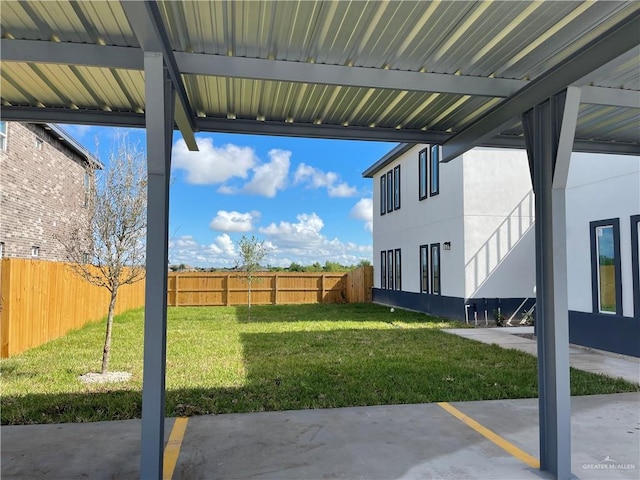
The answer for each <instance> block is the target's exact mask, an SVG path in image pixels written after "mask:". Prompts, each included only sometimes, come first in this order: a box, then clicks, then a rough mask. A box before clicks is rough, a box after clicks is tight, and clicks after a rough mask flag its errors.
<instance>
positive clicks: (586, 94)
mask: <svg viewBox="0 0 640 480" xmlns="http://www.w3.org/2000/svg"><path fill="white" fill-rule="evenodd" d="M581 88H582V96H581V99H580V102H581V103H590V104H592V105H602V106H607V107H623V108H640V92H638V91H637V90H622V89H621V88H604V87H581Z"/></svg>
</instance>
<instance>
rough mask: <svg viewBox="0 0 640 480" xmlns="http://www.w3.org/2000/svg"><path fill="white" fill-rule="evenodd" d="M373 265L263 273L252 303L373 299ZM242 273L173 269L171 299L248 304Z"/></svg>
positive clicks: (175, 301) (255, 285)
mask: <svg viewBox="0 0 640 480" xmlns="http://www.w3.org/2000/svg"><path fill="white" fill-rule="evenodd" d="M372 285H373V267H370V266H368V267H360V268H358V269H356V270H353V271H351V272H348V273H344V272H338V273H323V272H319V273H311V272H286V273H285V272H263V273H258V274H256V277H255V278H254V279H253V282H252V285H251V304H252V305H267V304H272V305H277V304H296V303H358V302H369V301H371V287H372ZM248 293H249V289H248V284H247V282H246V277H245V276H244V274H243V273H242V272H230V273H220V272H184V273H182V272H171V273H169V286H168V292H167V295H168V297H167V302H168V304H169V305H172V306H175V307H178V306H205V305H245V304H246V303H247V297H248Z"/></svg>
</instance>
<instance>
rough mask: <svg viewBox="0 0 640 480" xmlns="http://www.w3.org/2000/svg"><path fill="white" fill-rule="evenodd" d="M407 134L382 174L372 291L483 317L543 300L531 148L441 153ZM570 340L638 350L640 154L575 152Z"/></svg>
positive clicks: (377, 182)
mask: <svg viewBox="0 0 640 480" xmlns="http://www.w3.org/2000/svg"><path fill="white" fill-rule="evenodd" d="M439 158H440V150H439V147H438V146H437V145H433V146H431V145H408V144H401V145H398V146H397V147H396V148H395V149H393V150H392V151H390V152H389V153H388V154H387V155H385V156H384V157H383V158H381V159H380V160H378V161H377V162H376V163H375V164H373V165H372V166H371V167H370V168H368V169H367V170H366V171H365V172H364V173H363V175H364V176H365V177H368V178H372V179H373V181H374V185H373V192H374V193H373V200H374V218H373V251H374V257H373V260H374V261H373V264H374V270H375V274H374V275H375V278H374V289H373V300H374V301H375V302H378V303H383V304H387V305H394V306H399V307H404V308H409V309H414V310H419V311H424V312H428V313H432V314H435V315H442V316H446V317H451V318H458V319H464V318H465V316H469V317H471V318H472V319H473V317H474V313H475V314H477V316H478V318H479V321H480V322H484V318H485V312H486V315H487V317H488V318H489V319H490V320H495V318H496V316H497V314H498V313H501V314H502V315H504V317H505V318H506V319H507V320H508V319H511V320H512V322H513V323H518V322H519V321H520V320H521V318H522V317H523V315H524V313H525V312H526V311H531V309H532V308H533V307H534V305H535V282H536V264H535V261H536V260H535V228H534V223H535V214H534V195H533V191H532V186H531V177H530V171H529V163H528V159H527V154H526V151H524V150H518V149H507V148H480V147H478V148H474V149H473V150H470V151H468V152H467V153H465V154H464V155H462V156H460V157H458V158H456V159H455V160H453V161H451V162H449V163H440V162H439ZM566 195H567V197H566V205H567V246H568V261H567V263H568V264H567V278H568V301H569V329H570V341H571V342H573V343H577V344H581V345H587V346H591V347H594V348H600V349H604V350H609V351H615V352H619V353H626V354H631V355H635V356H640V286H639V284H640V267H639V265H638V258H639V257H640V251H639V249H640V247H639V245H638V237H639V236H640V235H639V229H640V225H639V221H640V157H637V156H623V155H603V154H585V153H574V154H573V155H572V161H571V167H570V171H569V180H568V185H567V192H566Z"/></svg>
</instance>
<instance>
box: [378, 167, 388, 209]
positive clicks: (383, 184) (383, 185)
mask: <svg viewBox="0 0 640 480" xmlns="http://www.w3.org/2000/svg"><path fill="white" fill-rule="evenodd" d="M385 213H387V176H386V175H382V176H381V177H380V215H384V214H385Z"/></svg>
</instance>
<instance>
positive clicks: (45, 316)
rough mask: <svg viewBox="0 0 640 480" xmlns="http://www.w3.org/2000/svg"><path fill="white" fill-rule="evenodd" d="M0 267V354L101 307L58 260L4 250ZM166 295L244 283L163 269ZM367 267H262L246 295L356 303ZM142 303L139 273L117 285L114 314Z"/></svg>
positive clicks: (102, 293)
mask: <svg viewBox="0 0 640 480" xmlns="http://www.w3.org/2000/svg"><path fill="white" fill-rule="evenodd" d="M0 268H1V272H0V291H1V294H2V297H1V300H0V357H1V358H6V357H9V356H11V355H16V354H18V353H20V352H23V351H25V350H27V349H29V348H32V347H36V346H38V345H41V344H43V343H46V342H48V341H49V340H53V339H55V338H58V337H61V336H63V335H65V334H66V333H67V332H69V331H71V330H73V329H76V328H80V327H82V326H83V325H85V324H87V323H90V322H94V321H97V320H100V319H101V318H104V317H105V316H106V314H107V309H108V306H109V292H108V291H107V290H106V289H104V288H100V287H96V286H94V285H91V284H90V283H89V282H87V281H86V280H84V279H83V278H81V277H79V276H78V275H76V274H75V273H73V271H72V270H71V268H70V266H69V265H68V264H65V263H58V262H48V261H42V260H30V259H20V258H3V259H2V263H1V267H0ZM168 283H169V286H168V292H167V294H168V303H169V305H173V306H187V305H202V306H205V305H243V304H246V303H247V295H248V286H247V283H246V281H245V280H244V279H243V277H242V274H240V273H219V272H203V273H170V274H169V282H168ZM372 285H373V267H361V268H358V269H356V270H353V271H351V272H349V273H307V272H301V273H280V272H278V273H261V274H259V275H258V278H257V279H256V280H255V281H254V283H253V284H252V289H251V290H252V293H251V303H252V304H255V305H259V304H296V303H359V302H370V301H371V287H372ZM142 306H144V280H142V281H140V282H137V283H135V284H133V285H124V286H122V287H120V290H118V299H117V303H116V314H118V313H122V312H124V311H127V310H130V309H132V308H139V307H142Z"/></svg>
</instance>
